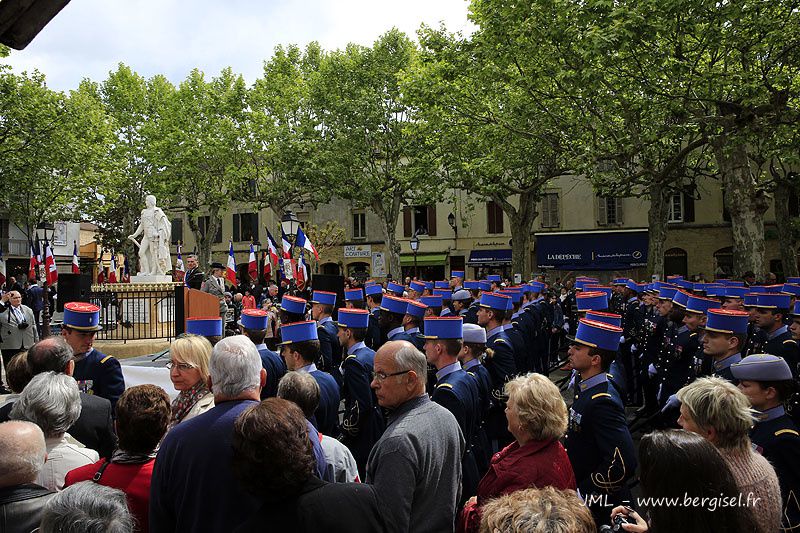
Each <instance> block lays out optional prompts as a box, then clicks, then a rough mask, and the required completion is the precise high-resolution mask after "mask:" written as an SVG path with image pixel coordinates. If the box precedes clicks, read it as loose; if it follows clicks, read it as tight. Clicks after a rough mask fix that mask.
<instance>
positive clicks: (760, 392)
mask: <svg viewBox="0 0 800 533" xmlns="http://www.w3.org/2000/svg"><path fill="white" fill-rule="evenodd" d="M731 372H733V376H734V377H735V378H736V379H738V380H739V389H740V390H741V391H742V392H743V393H744V395H745V396H747V398H748V399H749V400H750V404H751V405H752V406H753V409H755V410H756V411H757V414H756V417H755V418H756V422H755V424H754V425H753V429H752V430H750V441H751V442H752V444H753V447H754V448H755V450H756V451H757V452H758V453H760V454H761V455H763V456H764V457H765V458H766V459H767V460H768V461H769V462H770V464H771V465H772V466H773V467H774V468H775V473H776V474H777V475H778V482H779V483H780V485H781V496H782V498H783V504H782V506H781V508H782V509H783V512H782V513H781V519H782V521H781V527H782V528H783V530H784V531H795V530H798V529H800V460H798V457H800V432H798V428H797V426H796V425H795V423H794V422H793V421H792V419H791V418H790V417H789V416H788V415H787V414H786V411H785V410H784V403H785V402H786V401H788V400H789V397H790V396H791V395H792V393H793V392H794V390H795V382H794V378H793V376H792V371H791V370H790V369H789V365H788V364H787V363H786V361H785V360H784V359H782V358H781V357H778V356H776V355H769V354H757V355H748V356H747V357H745V358H744V359H742V360H741V361H740V362H739V363H736V364H735V365H733V366H731Z"/></svg>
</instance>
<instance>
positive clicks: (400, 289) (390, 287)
mask: <svg viewBox="0 0 800 533" xmlns="http://www.w3.org/2000/svg"><path fill="white" fill-rule="evenodd" d="M405 292H406V288H405V287H404V286H403V285H400V284H399V283H395V282H393V281H388V282H386V294H391V295H392V296H397V297H398V298H402V297H403V294H404V293H405Z"/></svg>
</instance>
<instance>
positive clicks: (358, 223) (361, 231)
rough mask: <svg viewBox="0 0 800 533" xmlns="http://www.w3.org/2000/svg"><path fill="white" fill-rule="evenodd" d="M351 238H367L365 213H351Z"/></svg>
mask: <svg viewBox="0 0 800 533" xmlns="http://www.w3.org/2000/svg"><path fill="white" fill-rule="evenodd" d="M353 238H354V239H366V238H367V215H366V213H363V212H362V213H353Z"/></svg>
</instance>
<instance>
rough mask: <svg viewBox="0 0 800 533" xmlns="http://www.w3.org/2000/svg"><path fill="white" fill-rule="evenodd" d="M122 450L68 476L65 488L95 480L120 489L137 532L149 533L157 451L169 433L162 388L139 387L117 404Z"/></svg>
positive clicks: (165, 396)
mask: <svg viewBox="0 0 800 533" xmlns="http://www.w3.org/2000/svg"><path fill="white" fill-rule="evenodd" d="M116 412H117V421H116V426H117V436H118V437H119V448H117V450H116V451H115V452H114V453H113V455H112V456H111V461H110V462H106V460H105V459H100V461H98V462H96V463H94V464H91V465H86V466H82V467H80V468H76V469H75V470H72V471H71V472H69V473H68V474H67V477H66V482H65V483H64V486H65V487H68V486H70V485H74V484H75V483H79V482H81V481H89V480H92V481H94V482H95V483H100V484H101V485H105V486H107V487H112V488H115V489H120V490H121V491H122V492H124V493H125V496H126V497H127V500H128V509H130V512H131V515H133V518H134V520H135V524H134V531H137V532H142V533H147V531H148V530H149V528H148V512H149V509H150V478H151V477H152V476H153V464H154V463H155V460H156V447H157V446H158V443H159V442H161V439H162V438H163V437H164V434H165V433H166V432H167V426H168V425H169V417H170V403H169V396H167V393H166V392H164V389H162V388H161V387H156V386H155V385H137V386H135V387H131V388H130V389H128V390H126V391H125V392H123V393H122V396H120V397H119V400H118V401H117V410H116Z"/></svg>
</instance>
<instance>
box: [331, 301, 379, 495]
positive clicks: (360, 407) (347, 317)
mask: <svg viewBox="0 0 800 533" xmlns="http://www.w3.org/2000/svg"><path fill="white" fill-rule="evenodd" d="M336 325H337V326H338V329H339V331H338V335H339V344H341V345H342V347H343V348H344V350H345V353H346V354H347V356H346V357H345V359H344V362H343V363H342V376H343V378H344V379H343V381H344V384H343V386H342V399H343V400H344V416H343V417H342V442H343V443H344V444H345V445H346V446H347V447H348V448H349V449H350V451H351V452H352V453H353V457H354V458H355V460H356V465H357V466H358V473H359V477H361V479H365V478H366V477H365V469H366V465H367V458H368V457H369V452H370V450H371V449H372V446H373V445H374V444H375V443H376V442H378V439H379V438H380V437H381V434H382V433H383V429H384V423H383V414H382V412H381V409H380V407H379V406H378V402H377V399H376V398H375V392H374V391H373V390H372V389H371V388H370V382H371V381H372V371H373V365H374V363H375V351H374V350H372V349H370V348H368V347H367V346H366V344H365V343H364V338H365V336H366V334H367V328H368V325H369V311H366V310H363V309H339V320H338V321H337V323H336Z"/></svg>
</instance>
